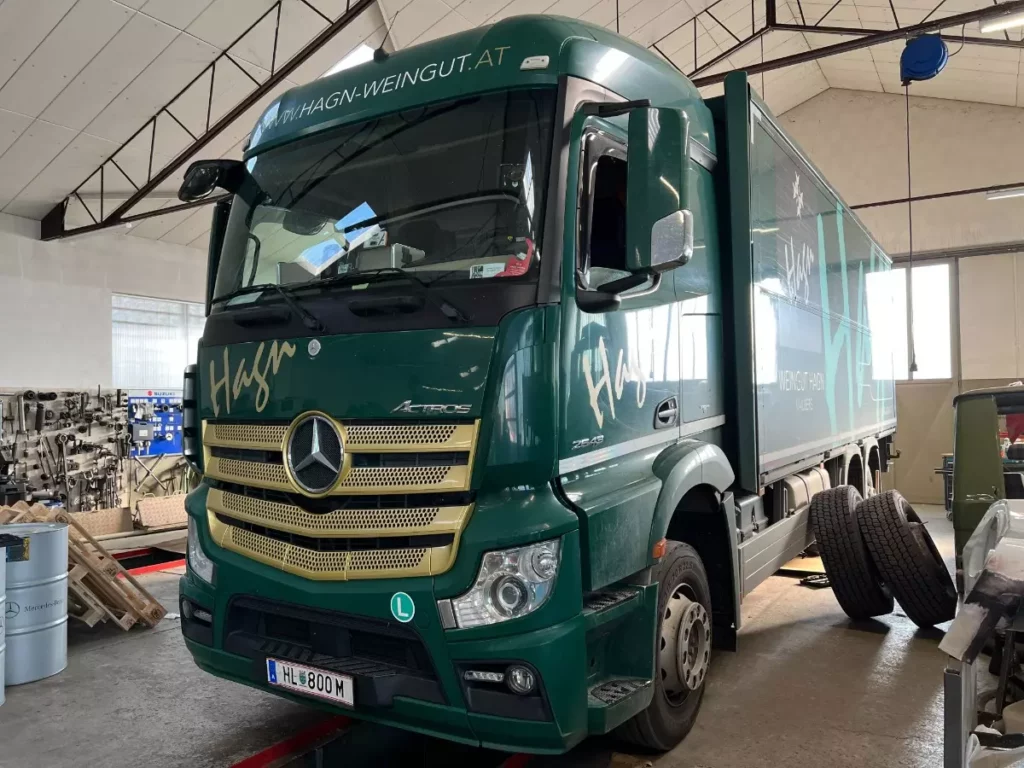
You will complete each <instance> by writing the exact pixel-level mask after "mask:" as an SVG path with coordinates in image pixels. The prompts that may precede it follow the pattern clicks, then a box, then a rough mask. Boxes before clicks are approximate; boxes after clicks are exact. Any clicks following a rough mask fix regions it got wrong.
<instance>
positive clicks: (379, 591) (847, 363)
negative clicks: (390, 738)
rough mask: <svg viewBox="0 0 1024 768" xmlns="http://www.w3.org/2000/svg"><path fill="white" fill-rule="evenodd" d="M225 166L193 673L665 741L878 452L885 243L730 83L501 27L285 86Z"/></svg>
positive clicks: (658, 745)
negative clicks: (743, 609)
mask: <svg viewBox="0 0 1024 768" xmlns="http://www.w3.org/2000/svg"><path fill="white" fill-rule="evenodd" d="M216 187H220V188H222V189H225V190H227V191H229V192H230V193H231V196H230V199H228V200H225V201H223V202H219V203H217V205H216V208H215V213H214V226H213V231H212V236H211V246H210V261H209V295H208V317H207V321H206V326H205V330H204V334H203V339H202V342H201V344H200V348H199V359H198V364H197V366H194V367H192V368H190V369H189V370H188V371H187V372H186V379H185V412H186V427H187V429H186V435H185V438H186V454H187V455H188V456H189V457H190V460H191V461H192V462H194V463H195V465H196V466H197V468H198V469H199V470H200V471H201V472H202V473H203V480H202V482H201V484H200V485H199V487H198V489H197V490H195V491H194V492H192V493H191V494H190V495H189V497H188V501H187V508H188V513H189V519H190V528H189V568H188V572H187V574H186V575H185V576H184V577H183V578H182V581H181V616H182V631H183V633H184V637H185V642H186V644H187V646H188V649H189V651H190V652H191V653H192V655H193V657H194V659H195V661H196V663H197V664H198V665H199V666H200V667H201V668H203V669H204V670H206V671H208V672H210V673H212V674H214V675H216V676H218V677H222V678H226V679H230V680H235V681H237V682H239V683H243V684H246V685H250V686H254V687H258V688H261V689H263V690H267V691H271V692H274V693H276V694H278V695H281V696H285V697H296V698H299V699H301V700H302V701H305V702H307V703H319V705H321V706H323V707H325V708H328V709H332V710H338V709H342V710H345V711H351V712H352V714H353V715H354V716H355V717H357V718H360V719H366V720H371V721H376V722H380V723H385V724H388V725H393V726H397V727H402V728H407V729H411V730H416V731H420V732H423V733H427V734H431V735H435V736H440V737H444V738H448V739H454V740H457V741H462V742H466V743H470V744H480V745H484V746H487V747H494V748H498V749H507V750H518V751H529V752H562V751H565V750H567V749H569V748H571V747H572V746H573V745H574V744H576V743H578V742H580V741H581V740H582V739H584V738H585V737H586V736H587V735H588V734H598V733H607V732H609V731H611V730H613V729H616V728H620V729H621V730H620V732H621V733H622V734H623V735H625V736H626V737H627V738H630V739H632V740H633V741H635V742H638V743H640V744H642V745H644V746H646V747H649V748H653V749H668V748H671V747H672V746H673V745H674V744H676V743H677V742H678V741H679V740H680V739H682V738H683V737H684V736H685V735H686V734H687V732H688V731H689V730H690V729H691V727H692V726H693V723H694V721H695V719H696V716H697V711H698V709H699V707H700V703H701V698H702V695H703V692H704V688H705V686H706V685H707V681H708V677H707V673H708V669H709V664H710V658H711V650H712V646H714V647H717V648H724V649H735V646H736V633H737V631H738V630H739V628H740V621H741V613H740V604H741V602H742V600H743V597H744V596H745V595H746V594H748V593H749V592H750V591H751V590H752V589H754V588H755V587H756V586H757V585H758V584H759V583H761V582H762V581H764V579H766V578H767V577H768V576H770V575H771V574H772V573H773V572H774V571H775V570H776V569H777V568H778V567H779V566H780V565H781V564H782V563H785V562H786V561H787V560H789V559H790V558H792V557H794V556H796V555H797V554H799V553H800V552H801V551H802V550H803V549H804V548H805V547H806V546H807V545H808V544H809V543H810V542H811V541H812V538H813V537H812V536H811V533H810V530H809V526H808V503H809V501H810V498H811V496H813V495H814V494H815V493H817V492H818V491H820V490H822V489H824V488H826V487H828V486H830V485H840V484H851V485H854V486H856V487H858V488H859V489H860V490H861V492H862V493H864V494H867V493H868V492H869V489H870V488H872V487H877V484H878V477H877V476H878V473H879V472H883V471H885V469H886V467H887V464H888V461H889V456H890V445H891V440H892V434H893V432H894V431H895V427H896V414H895V401H894V387H893V375H892V355H891V352H890V351H889V350H888V349H887V348H885V347H884V345H883V343H882V341H883V340H884V334H882V333H881V331H880V330H879V329H882V328H884V327H885V325H886V323H887V322H888V320H889V318H890V308H891V292H890V291H889V283H888V281H887V275H888V270H889V265H890V262H889V259H888V258H887V257H886V255H885V254H884V253H883V252H882V251H881V250H880V249H879V247H878V246H877V244H875V243H874V241H872V240H871V238H870V236H869V235H868V234H867V232H866V230H865V229H864V227H863V226H862V225H861V224H860V222H859V221H858V220H857V218H856V217H855V216H854V214H853V213H851V212H850V211H849V209H848V208H847V207H846V206H845V205H843V203H842V202H841V201H840V200H839V198H838V197H837V195H836V194H835V192H834V191H833V190H832V189H831V187H829V185H828V184H827V182H826V181H825V180H824V179H823V177H822V176H821V174H820V173H819V172H818V171H817V170H816V169H815V168H814V167H813V166H812V165H811V164H810V163H808V162H807V160H806V159H805V158H804V157H803V155H802V154H801V152H800V150H799V149H798V148H797V147H796V145H795V144H793V143H792V141H791V140H790V139H788V138H787V137H786V135H785V133H784V132H783V131H782V130H781V128H780V127H779V125H778V124H777V123H776V122H775V120H774V119H773V118H772V117H771V115H770V114H769V113H768V111H767V110H766V109H765V107H764V106H763V105H762V104H761V103H760V102H759V101H758V99H757V98H756V96H755V95H754V94H752V92H751V90H750V88H749V87H748V85H747V82H746V78H745V76H744V75H743V74H742V73H738V74H734V75H730V77H729V79H728V80H727V81H726V86H725V93H724V96H721V97H717V98H714V99H709V100H706V101H705V100H703V99H702V98H701V96H700V94H699V93H698V91H697V90H696V88H694V87H693V85H692V84H691V83H690V82H689V81H688V80H687V79H686V78H684V77H683V76H682V75H680V74H679V73H678V72H677V71H676V70H675V69H673V68H672V67H671V65H670V64H668V63H667V62H666V61H665V60H663V59H661V58H659V57H657V56H656V55H654V54H652V53H651V52H649V51H647V50H645V49H643V48H641V47H638V46H636V45H635V44H633V43H632V42H630V41H628V40H626V39H624V38H621V37H618V36H616V35H613V34H611V33H609V32H607V31H606V30H604V29H601V28H598V27H594V26H590V25H587V24H584V23H581V22H578V21H573V20H569V19H561V18H557V17H539V16H538V17H520V18H511V19H507V20H504V21H501V22H499V23H497V24H495V25H493V26H490V27H482V28H479V29H474V30H472V31H469V32H465V33H462V34H458V35H455V36H452V37H449V38H445V39H442V40H438V41H435V42H431V43H428V44H425V45H421V46H417V47H414V48H410V49H408V50H404V51H401V52H399V53H396V54H393V55H390V56H385V55H383V54H380V55H378V56H377V58H376V60H375V61H373V62H369V63H367V64H364V65H362V66H359V67H356V68H353V69H350V70H347V71H344V72H341V73H338V74H336V75H333V76H331V77H328V78H324V79H321V80H318V81H316V82H313V83H310V84H308V85H305V86H301V87H299V88H296V89H294V90H292V91H289V92H287V93H286V94H284V95H283V96H282V97H281V98H280V99H279V100H278V101H276V102H274V103H273V104H272V105H271V106H270V107H269V109H268V110H267V111H266V112H265V114H264V115H263V116H262V117H261V119H260V120H259V122H258V124H257V125H256V128H255V130H254V131H253V133H252V135H251V137H250V141H249V145H248V148H247V150H246V153H245V159H244V161H243V162H232V161H209V162H201V163H197V164H195V165H193V167H192V168H191V169H190V170H189V173H188V174H187V176H186V180H185V183H184V185H183V187H182V192H181V196H182V198H183V199H187V200H195V199H200V198H202V197H204V196H206V195H209V194H211V193H212V192H213V190H214V189H215V188H216ZM873 330H875V331H876V332H875V333H872V331H873Z"/></svg>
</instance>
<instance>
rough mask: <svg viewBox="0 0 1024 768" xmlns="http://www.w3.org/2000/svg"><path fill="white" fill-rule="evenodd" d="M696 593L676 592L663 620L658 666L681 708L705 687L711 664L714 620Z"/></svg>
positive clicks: (672, 698)
mask: <svg viewBox="0 0 1024 768" xmlns="http://www.w3.org/2000/svg"><path fill="white" fill-rule="evenodd" d="M694 598H695V595H694V594H693V592H692V590H691V589H690V587H689V586H687V585H685V584H679V585H678V586H677V587H676V588H675V589H673V590H672V595H671V597H669V599H668V602H667V603H666V605H665V613H664V615H663V616H662V620H661V638H660V643H659V648H660V650H659V654H658V666H659V668H660V669H659V671H660V673H661V685H662V690H663V691H664V693H665V697H666V698H667V699H668V701H669V703H670V704H673V705H675V706H678V705H679V704H682V702H683V701H684V700H685V699H686V697H687V696H688V695H689V694H690V693H691V692H693V691H696V690H698V689H699V688H700V687H701V686H702V685H703V684H704V678H705V677H707V673H708V667H709V666H710V662H711V617H710V616H709V615H708V612H707V609H705V608H704V606H703V605H701V604H700V603H699V602H698V601H697V600H696V599H694Z"/></svg>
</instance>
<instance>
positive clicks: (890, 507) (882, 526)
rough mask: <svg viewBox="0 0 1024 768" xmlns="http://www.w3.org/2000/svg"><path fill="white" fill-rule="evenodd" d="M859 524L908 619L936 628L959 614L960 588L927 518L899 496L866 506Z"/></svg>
mask: <svg viewBox="0 0 1024 768" xmlns="http://www.w3.org/2000/svg"><path fill="white" fill-rule="evenodd" d="M857 518H858V519H859V520H860V528H861V531H862V532H863V533H864V540H865V541H866V542H867V544H868V549H869V550H870V551H871V557H872V559H873V560H874V561H875V565H876V566H877V567H878V571H879V573H881V574H882V579H883V581H885V583H886V585H887V586H888V587H889V589H891V590H892V593H893V595H895V597H896V600H897V601H898V602H899V604H900V607H902V608H903V610H904V611H906V614H907V617H908V618H909V619H910V620H911V621H913V622H914V623H915V624H917V625H918V626H919V627H932V626H935V625H936V624H941V623H942V622H944V621H949V620H950V619H952V618H953V616H954V615H955V614H956V587H954V586H953V580H952V579H951V578H950V576H949V571H948V570H946V564H945V563H944V562H943V560H942V556H941V555H940V554H939V551H938V549H936V548H935V542H933V541H932V537H931V535H930V534H929V533H928V531H927V530H926V529H925V526H924V523H923V522H921V518H920V517H918V516H917V513H916V512H915V511H914V508H913V507H911V506H910V504H909V503H908V502H907V500H906V499H904V498H903V497H902V496H901V495H900V494H899V493H898V492H896V491H886V492H885V493H880V494H878V495H877V496H872V497H871V498H870V499H866V500H865V501H863V502H861V504H860V506H859V507H858V508H857Z"/></svg>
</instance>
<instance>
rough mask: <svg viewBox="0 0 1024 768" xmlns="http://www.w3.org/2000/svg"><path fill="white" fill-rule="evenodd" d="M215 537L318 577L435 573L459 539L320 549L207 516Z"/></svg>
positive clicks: (445, 567) (343, 578)
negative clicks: (400, 545) (434, 543)
mask: <svg viewBox="0 0 1024 768" xmlns="http://www.w3.org/2000/svg"><path fill="white" fill-rule="evenodd" d="M207 520H208V523H209V526H210V534H211V536H212V537H213V540H214V541H215V542H216V543H217V544H219V545H220V546H221V547H223V548H224V549H227V550H230V551H232V552H235V553H237V554H239V555H243V556H244V557H248V558H250V559H251V560H256V561H257V562H261V563H263V564H264V565H269V566H271V567H273V568H277V569H279V570H282V571H285V572H287V573H291V574H294V575H296V576H302V577H304V578H307V579H312V580H315V581H346V580H354V579H381V578H400V577H406V576H433V575H436V574H439V573H444V572H445V571H447V570H448V569H449V568H451V566H452V563H453V562H454V560H455V552H456V550H457V546H458V541H457V540H456V541H454V542H452V543H451V544H449V545H447V546H444V547H433V548H426V547H419V548H415V549H370V550H361V551H357V552H318V551H316V550H312V549H306V548H305V547H297V546H295V545H294V544H287V543H285V542H283V541H278V540H277V539H272V538H270V537H268V536H262V535H260V534H258V533H252V532H251V531H246V530H244V529H242V528H237V527H235V526H232V525H228V524H226V523H222V522H221V521H220V520H218V519H217V517H216V515H215V514H214V513H213V512H212V511H210V512H209V513H208V516H207Z"/></svg>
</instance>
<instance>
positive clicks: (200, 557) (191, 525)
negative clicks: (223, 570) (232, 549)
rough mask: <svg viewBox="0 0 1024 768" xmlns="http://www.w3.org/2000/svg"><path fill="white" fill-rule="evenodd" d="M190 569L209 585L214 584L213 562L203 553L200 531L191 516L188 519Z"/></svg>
mask: <svg viewBox="0 0 1024 768" xmlns="http://www.w3.org/2000/svg"><path fill="white" fill-rule="evenodd" d="M188 567H189V569H190V570H191V571H192V573H194V574H195V575H196V576H198V577H199V578H200V579H202V580H203V581H205V582H206V583H207V584H211V585H212V584H213V561H212V560H211V559H210V558H208V557H207V556H206V553H205V552H203V547H202V545H201V544H200V543H199V529H198V528H197V527H196V521H195V519H194V518H192V517H191V516H190V517H189V519H188Z"/></svg>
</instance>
